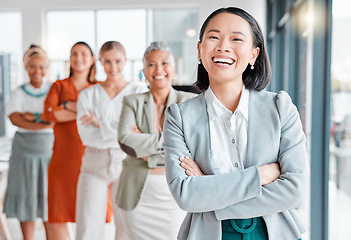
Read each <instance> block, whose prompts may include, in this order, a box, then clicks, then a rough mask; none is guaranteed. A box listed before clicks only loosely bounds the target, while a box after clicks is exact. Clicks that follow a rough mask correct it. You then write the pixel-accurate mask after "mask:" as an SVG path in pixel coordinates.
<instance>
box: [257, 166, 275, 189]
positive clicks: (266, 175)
mask: <svg viewBox="0 0 351 240" xmlns="http://www.w3.org/2000/svg"><path fill="white" fill-rule="evenodd" d="M258 170H259V171H260V174H261V185H262V186H263V185H266V184H270V183H272V182H274V181H275V180H276V179H277V178H278V177H279V176H280V167H279V165H278V164H277V163H270V164H266V165H262V166H259V167H258Z"/></svg>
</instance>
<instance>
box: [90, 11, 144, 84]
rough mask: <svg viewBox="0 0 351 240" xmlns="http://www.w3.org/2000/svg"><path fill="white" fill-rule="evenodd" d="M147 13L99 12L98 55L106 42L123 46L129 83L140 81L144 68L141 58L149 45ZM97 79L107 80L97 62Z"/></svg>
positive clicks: (125, 71)
mask: <svg viewBox="0 0 351 240" xmlns="http://www.w3.org/2000/svg"><path fill="white" fill-rule="evenodd" d="M146 15H147V11H146V10H145V9H133V10H101V11H97V46H98V48H97V49H96V52H97V53H98V52H99V50H100V47H101V46H102V44H104V43H105V42H106V41H110V40H116V41H119V42H120V43H122V44H123V46H124V48H125V50H126V55H127V59H128V61H127V63H126V66H125V68H124V78H125V79H126V80H127V81H131V80H138V78H139V76H138V75H139V70H140V69H141V68H142V63H141V57H142V54H143V52H144V51H145V48H146V44H147V35H146V30H147V22H146ZM97 68H98V71H97V78H98V79H101V80H103V79H105V78H106V74H105V73H104V70H103V67H102V66H101V63H100V61H98V62H97Z"/></svg>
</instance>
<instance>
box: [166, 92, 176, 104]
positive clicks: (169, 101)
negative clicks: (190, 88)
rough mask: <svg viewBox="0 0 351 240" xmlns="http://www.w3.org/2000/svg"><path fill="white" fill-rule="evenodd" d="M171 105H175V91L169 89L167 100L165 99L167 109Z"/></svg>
mask: <svg viewBox="0 0 351 240" xmlns="http://www.w3.org/2000/svg"><path fill="white" fill-rule="evenodd" d="M172 103H177V91H176V90H174V89H173V88H171V91H170V92H169V95H168V98H167V106H166V108H167V107H169V105H171V104H172Z"/></svg>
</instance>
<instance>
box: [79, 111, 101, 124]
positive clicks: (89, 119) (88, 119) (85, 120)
mask: <svg viewBox="0 0 351 240" xmlns="http://www.w3.org/2000/svg"><path fill="white" fill-rule="evenodd" d="M79 120H81V121H82V125H83V126H85V127H88V126H89V124H92V125H93V126H94V127H96V128H98V127H100V125H99V119H98V118H97V117H96V116H95V114H94V113H93V112H92V111H90V110H89V114H86V115H84V116H83V117H81V118H80V119H79Z"/></svg>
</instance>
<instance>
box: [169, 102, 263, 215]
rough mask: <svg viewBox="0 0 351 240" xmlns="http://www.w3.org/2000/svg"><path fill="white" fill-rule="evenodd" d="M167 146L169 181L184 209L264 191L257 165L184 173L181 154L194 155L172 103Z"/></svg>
mask: <svg viewBox="0 0 351 240" xmlns="http://www.w3.org/2000/svg"><path fill="white" fill-rule="evenodd" d="M192 107H193V108H195V107H194V106H192ZM184 122H185V121H184ZM187 124H188V123H187ZM188 127H189V126H188ZM189 134H196V133H193V132H191V133H189ZM164 148H165V164H166V177H167V182H168V185H169V188H170V191H171V193H172V195H173V197H174V199H175V200H176V202H177V204H178V205H179V206H180V208H182V209H183V210H185V211H188V212H208V211H214V210H218V209H222V208H225V207H227V206H229V205H231V204H234V203H237V202H239V201H243V200H247V199H251V198H253V197H256V196H258V195H259V194H260V193H261V184H260V183H261V178H260V173H259V170H258V167H257V166H253V167H249V168H247V169H242V170H238V171H235V172H232V173H226V174H220V175H205V176H196V177H192V176H187V175H186V174H185V171H184V169H183V168H182V167H181V166H180V161H179V157H184V156H189V157H191V158H193V156H191V155H190V151H189V148H188V146H187V143H186V141H185V138H184V127H183V120H182V115H181V113H180V109H179V105H177V104H172V105H170V107H169V108H168V109H167V110H166V117H165V124H164ZM193 159H194V158H193ZM194 160H195V161H201V160H202V159H194Z"/></svg>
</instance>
